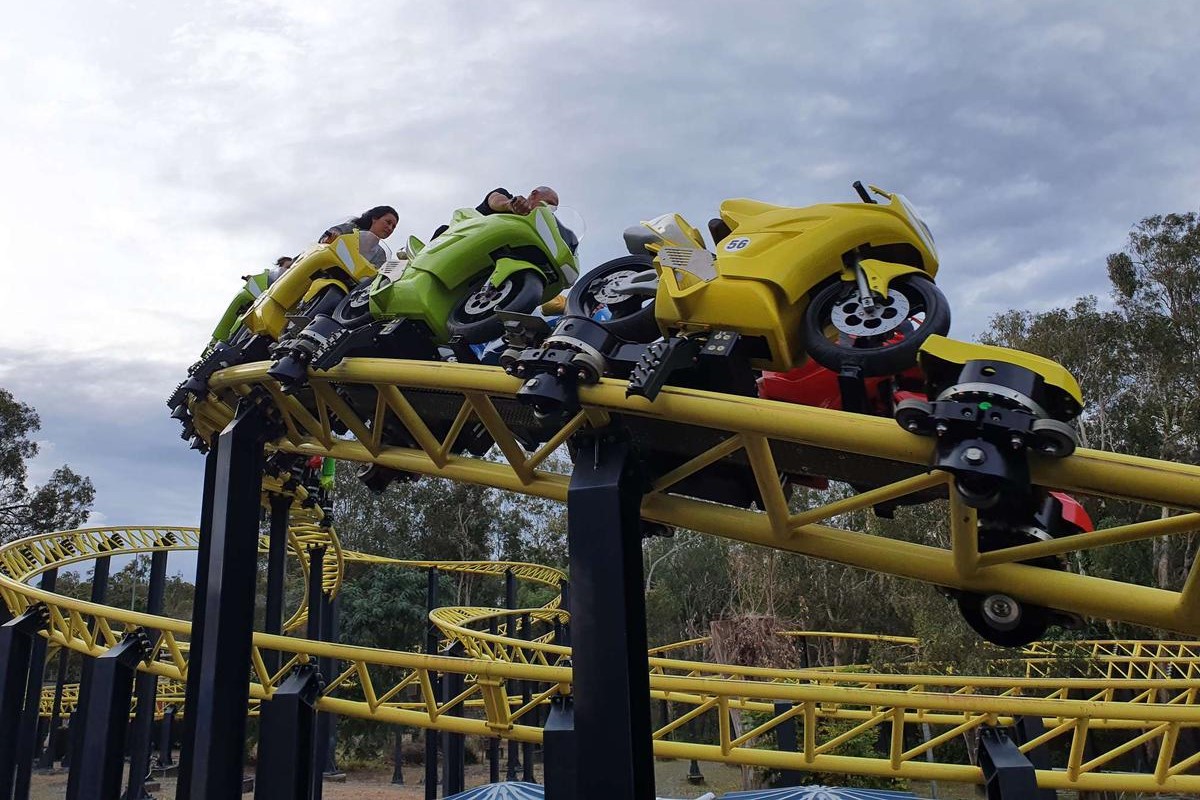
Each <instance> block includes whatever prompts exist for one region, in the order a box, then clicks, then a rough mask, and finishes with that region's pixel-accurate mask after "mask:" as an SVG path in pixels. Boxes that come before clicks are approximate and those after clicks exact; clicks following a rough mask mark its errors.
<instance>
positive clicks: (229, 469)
mask: <svg viewBox="0 0 1200 800" xmlns="http://www.w3.org/2000/svg"><path fill="white" fill-rule="evenodd" d="M266 429H267V425H266V415H265V411H264V409H263V408H261V407H260V406H258V405H256V404H255V403H254V402H253V401H248V400H243V401H242V405H241V406H239V408H238V413H237V416H236V417H235V418H234V419H233V421H232V422H230V423H229V425H228V426H226V428H225V430H224V431H222V432H221V435H220V437H219V439H218V445H217V447H216V451H217V463H216V475H215V479H214V481H213V487H212V489H213V491H212V497H213V501H212V530H211V533H210V535H209V539H210V541H209V548H208V553H207V558H206V559H205V562H206V573H207V574H206V575H205V580H206V591H205V597H204V619H203V620H202V623H201V628H202V634H201V637H200V643H199V644H200V648H199V652H198V655H199V656H200V664H199V667H200V669H199V673H198V674H197V673H196V672H195V671H194V669H193V668H192V667H189V669H188V683H189V688H190V685H191V684H192V683H193V682H195V684H196V685H197V687H198V691H199V694H198V695H196V696H195V697H196V699H200V698H202V701H200V702H195V703H191V704H189V706H188V708H187V712H186V713H187V717H188V720H189V721H190V722H189V726H190V727H192V729H193V731H194V734H193V735H194V737H195V738H194V740H193V741H192V742H191V751H190V753H189V752H188V751H187V750H185V751H184V755H185V758H187V760H188V761H189V762H190V764H191V772H190V774H189V775H188V785H187V794H186V797H187V798H188V800H209V798H224V797H228V798H236V797H239V796H240V795H241V791H242V765H243V755H244V750H245V743H246V705H247V703H248V702H249V699H250V683H249V680H248V679H247V678H248V674H249V665H250V651H251V637H252V636H253V633H254V590H255V575H256V573H257V568H258V518H259V513H258V510H259V502H260V494H261V492H262V467H263V440H264V438H265V434H266ZM194 655H197V653H196V651H194V650H193V656H194ZM189 699H190V698H189Z"/></svg>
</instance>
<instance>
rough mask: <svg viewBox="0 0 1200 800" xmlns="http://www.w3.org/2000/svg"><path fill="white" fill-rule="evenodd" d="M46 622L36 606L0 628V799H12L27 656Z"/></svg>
mask: <svg viewBox="0 0 1200 800" xmlns="http://www.w3.org/2000/svg"><path fill="white" fill-rule="evenodd" d="M46 619H47V617H46V607H45V606H43V605H42V604H40V603H39V604H37V605H34V606H31V607H30V608H29V609H28V610H27V611H26V612H25V613H23V614H21V615H20V616H19V617H16V618H14V619H11V620H9V621H8V622H6V623H4V624H3V625H0V798H9V797H12V793H13V783H14V779H15V778H16V774H15V773H16V768H17V763H16V759H17V738H18V731H19V730H20V726H21V712H22V710H23V709H24V706H25V688H26V685H27V684H28V682H29V673H30V669H29V667H30V661H31V659H30V656H31V655H32V653H33V644H34V640H35V639H38V638H40V637H39V636H38V635H37V634H38V631H40V630H41V629H42V628H44V627H45V626H46Z"/></svg>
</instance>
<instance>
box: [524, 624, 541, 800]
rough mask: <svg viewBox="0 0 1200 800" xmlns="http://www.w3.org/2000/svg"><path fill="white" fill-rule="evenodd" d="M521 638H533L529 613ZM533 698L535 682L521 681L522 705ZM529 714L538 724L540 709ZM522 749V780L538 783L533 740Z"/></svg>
mask: <svg viewBox="0 0 1200 800" xmlns="http://www.w3.org/2000/svg"><path fill="white" fill-rule="evenodd" d="M521 638H522V639H524V640H525V641H529V640H530V639H532V638H533V620H532V619H530V617H529V615H528V614H525V615H523V616H522V617H521ZM532 699H533V682H532V681H521V705H523V706H528V705H529V703H530V701H531V700H532ZM529 716H530V717H531V719H530V720H529V724H531V725H537V723H538V709H536V708H533V709H530V711H529ZM521 750H522V753H521V756H522V760H523V761H524V763H523V764H522V767H523V769H522V772H521V780H523V781H525V782H526V783H537V776H536V775H534V772H533V766H534V763H533V762H534V758H533V742H523V743H522V746H521Z"/></svg>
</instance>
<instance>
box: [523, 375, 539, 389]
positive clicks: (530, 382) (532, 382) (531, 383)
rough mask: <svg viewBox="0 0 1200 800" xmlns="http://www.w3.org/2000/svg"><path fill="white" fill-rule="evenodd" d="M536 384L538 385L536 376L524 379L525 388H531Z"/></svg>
mask: <svg viewBox="0 0 1200 800" xmlns="http://www.w3.org/2000/svg"><path fill="white" fill-rule="evenodd" d="M537 385H538V379H537V378H530V379H529V380H527V381H525V388H526V389H532V388H533V387H535V386H537Z"/></svg>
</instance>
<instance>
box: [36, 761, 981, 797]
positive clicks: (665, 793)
mask: <svg viewBox="0 0 1200 800" xmlns="http://www.w3.org/2000/svg"><path fill="white" fill-rule="evenodd" d="M687 771H688V763H687V762H686V761H658V762H656V763H655V783H656V786H657V790H658V795H659V796H660V797H672V798H695V797H699V796H700V795H702V794H704V793H705V792H714V793H716V794H717V795H718V796H719V795H721V794H723V793H725V792H731V791H736V790H738V789H741V788H742V774H741V770H740V769H738V768H736V767H729V766H726V765H724V764H701V765H700V771H701V773H702V774H703V775H704V778H705V781H704V783H703V784H702V785H692V784H690V783H688V782H687V779H686V775H687ZM252 772H253V770H249V771H248V773H247V774H252ZM535 774H536V776H537V779H538V782H539V783H541V780H542V774H541V767H540V765H539V766H538V768H537V769H536V770H535ZM423 777H424V769H423V768H422V767H421V766H420V765H413V766H406V767H405V768H404V780H405V785H403V786H394V785H392V782H391V780H392V771H391V769H390V768H389V769H386V770H357V771H354V772H351V773H348V774H347V776H346V781H345V782H344V783H339V782H336V781H326V782H325V788H324V800H423V799H424V797H425V786H424V784H423V783H422V779H423ZM487 781H488V769H487V766H486V765H479V766H469V767H467V771H466V784H467V786H468V787H472V786H480V785H482V784H485V783H487ZM912 788H913V791H914V792H916V794H917V796H918V797H932V796H933V795H932V793H931V792H929V791H928V787H926V786H920V787H917V786H914V787H912ZM66 792H67V775H66V773H65V772H59V773H55V774H50V775H34V777H33V795H32V800H62V798H65V797H66ZM152 795H153V796H154V797H155V798H156V799H157V800H168V799H169V798H174V797H175V781H174V779H170V778H167V779H164V780H162V781H161V785H160V788H159V789H158V790H157V791H154V792H152ZM937 796H938V797H939V798H940V800H973V799H974V798H975V797H976V794H975V792H974V787H972V786H964V785H959V784H955V785H952V786H950V785H945V784H943V785H942V786H939V791H938V795H937ZM246 797H250V795H246Z"/></svg>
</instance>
